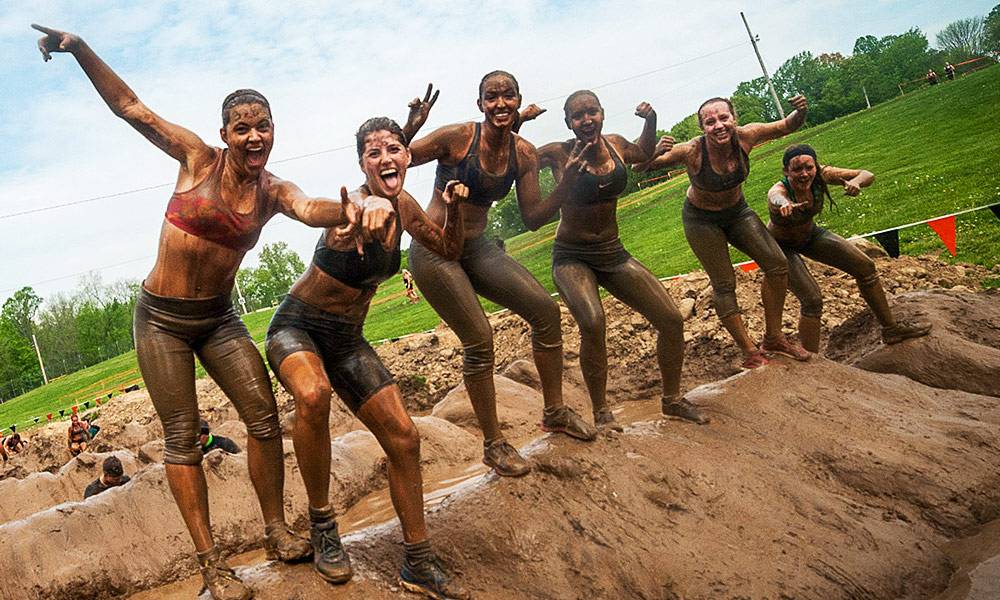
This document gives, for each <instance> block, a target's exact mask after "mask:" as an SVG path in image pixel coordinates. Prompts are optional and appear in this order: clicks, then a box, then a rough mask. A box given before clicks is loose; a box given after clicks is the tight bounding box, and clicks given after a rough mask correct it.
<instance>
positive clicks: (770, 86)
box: [740, 11, 785, 119]
mask: <svg viewBox="0 0 1000 600" xmlns="http://www.w3.org/2000/svg"><path fill="white" fill-rule="evenodd" d="M740 18H742V19H743V26H744V27H746V28H747V35H749V36H750V43H751V44H753V51H754V52H756V53H757V60H758V61H759V62H760V70H761V71H763V72H764V81H766V82H767V89H769V90H771V100H774V107H775V108H777V109H778V114H779V115H781V118H782V119H784V118H785V109H783V108H781V101H780V100H778V93H777V92H775V91H774V84H773V83H771V76H770V75H768V74H767V67H765V66H764V59H763V58H761V56H760V49H758V48H757V38H756V37H754V34H753V33H752V32H751V31H750V24H749V23H747V18H746V15H744V14H743V11H740Z"/></svg>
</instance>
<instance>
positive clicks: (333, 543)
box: [319, 527, 344, 554]
mask: <svg viewBox="0 0 1000 600" xmlns="http://www.w3.org/2000/svg"><path fill="white" fill-rule="evenodd" d="M319 536H320V548H321V551H322V553H323V554H326V553H327V552H328V551H330V550H333V551H335V552H340V551H341V550H342V549H343V548H344V546H343V544H342V543H341V541H340V535H339V534H338V533H337V528H336V527H330V528H329V529H321V530H320V532H319Z"/></svg>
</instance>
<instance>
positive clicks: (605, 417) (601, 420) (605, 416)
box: [594, 408, 625, 433]
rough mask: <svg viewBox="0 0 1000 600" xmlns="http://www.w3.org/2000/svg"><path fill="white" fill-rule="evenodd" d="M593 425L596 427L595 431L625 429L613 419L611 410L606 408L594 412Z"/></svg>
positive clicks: (618, 430)
mask: <svg viewBox="0 0 1000 600" xmlns="http://www.w3.org/2000/svg"><path fill="white" fill-rule="evenodd" d="M594 425H595V426H596V427H597V431H599V432H603V431H617V432H618V433H621V432H623V431H625V430H624V429H623V428H622V426H621V425H619V424H618V421H616V420H615V416H614V415H613V414H611V411H610V410H609V409H607V408H605V409H604V410H599V411H597V412H596V413H594Z"/></svg>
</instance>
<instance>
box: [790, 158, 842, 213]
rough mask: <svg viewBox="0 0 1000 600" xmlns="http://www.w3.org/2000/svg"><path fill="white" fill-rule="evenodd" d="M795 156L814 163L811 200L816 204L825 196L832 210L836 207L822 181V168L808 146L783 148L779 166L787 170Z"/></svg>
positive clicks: (828, 189)
mask: <svg viewBox="0 0 1000 600" xmlns="http://www.w3.org/2000/svg"><path fill="white" fill-rule="evenodd" d="M797 156H811V157H812V159H813V162H814V163H816V176H815V177H813V182H812V193H813V199H814V200H815V201H816V202H822V201H823V196H826V197H827V199H828V200H829V201H830V209H831V210H832V209H834V208H835V207H836V205H835V204H834V203H833V196H831V195H830V187H829V186H827V185H826V181H824V180H823V167H821V166H820V165H819V158H817V156H816V150H815V149H814V148H813V147H812V146H810V145H809V144H794V145H792V146H789V147H787V148H785V153H784V154H783V155H782V156H781V164H782V166H783V167H784V168H785V169H788V165H790V164H791V163H792V159H794V158H795V157H797Z"/></svg>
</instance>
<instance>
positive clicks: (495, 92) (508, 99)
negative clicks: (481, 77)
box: [476, 75, 521, 128]
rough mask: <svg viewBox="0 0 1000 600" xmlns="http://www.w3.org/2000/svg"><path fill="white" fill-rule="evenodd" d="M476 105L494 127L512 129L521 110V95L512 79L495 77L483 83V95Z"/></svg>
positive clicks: (502, 76) (500, 76)
mask: <svg viewBox="0 0 1000 600" xmlns="http://www.w3.org/2000/svg"><path fill="white" fill-rule="evenodd" d="M476 104H478V105H479V110H481V111H482V112H483V114H484V115H486V120H487V121H488V122H490V123H492V124H493V126H494V127H498V128H504V127H510V126H512V125H513V124H514V119H515V118H516V116H517V111H518V109H519V108H521V94H519V93H518V92H517V86H515V85H514V82H513V81H511V79H510V77H507V76H506V75H494V76H493V77H490V78H489V79H487V80H486V81H485V82H484V83H483V93H482V94H481V95H480V96H479V100H477V101H476Z"/></svg>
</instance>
